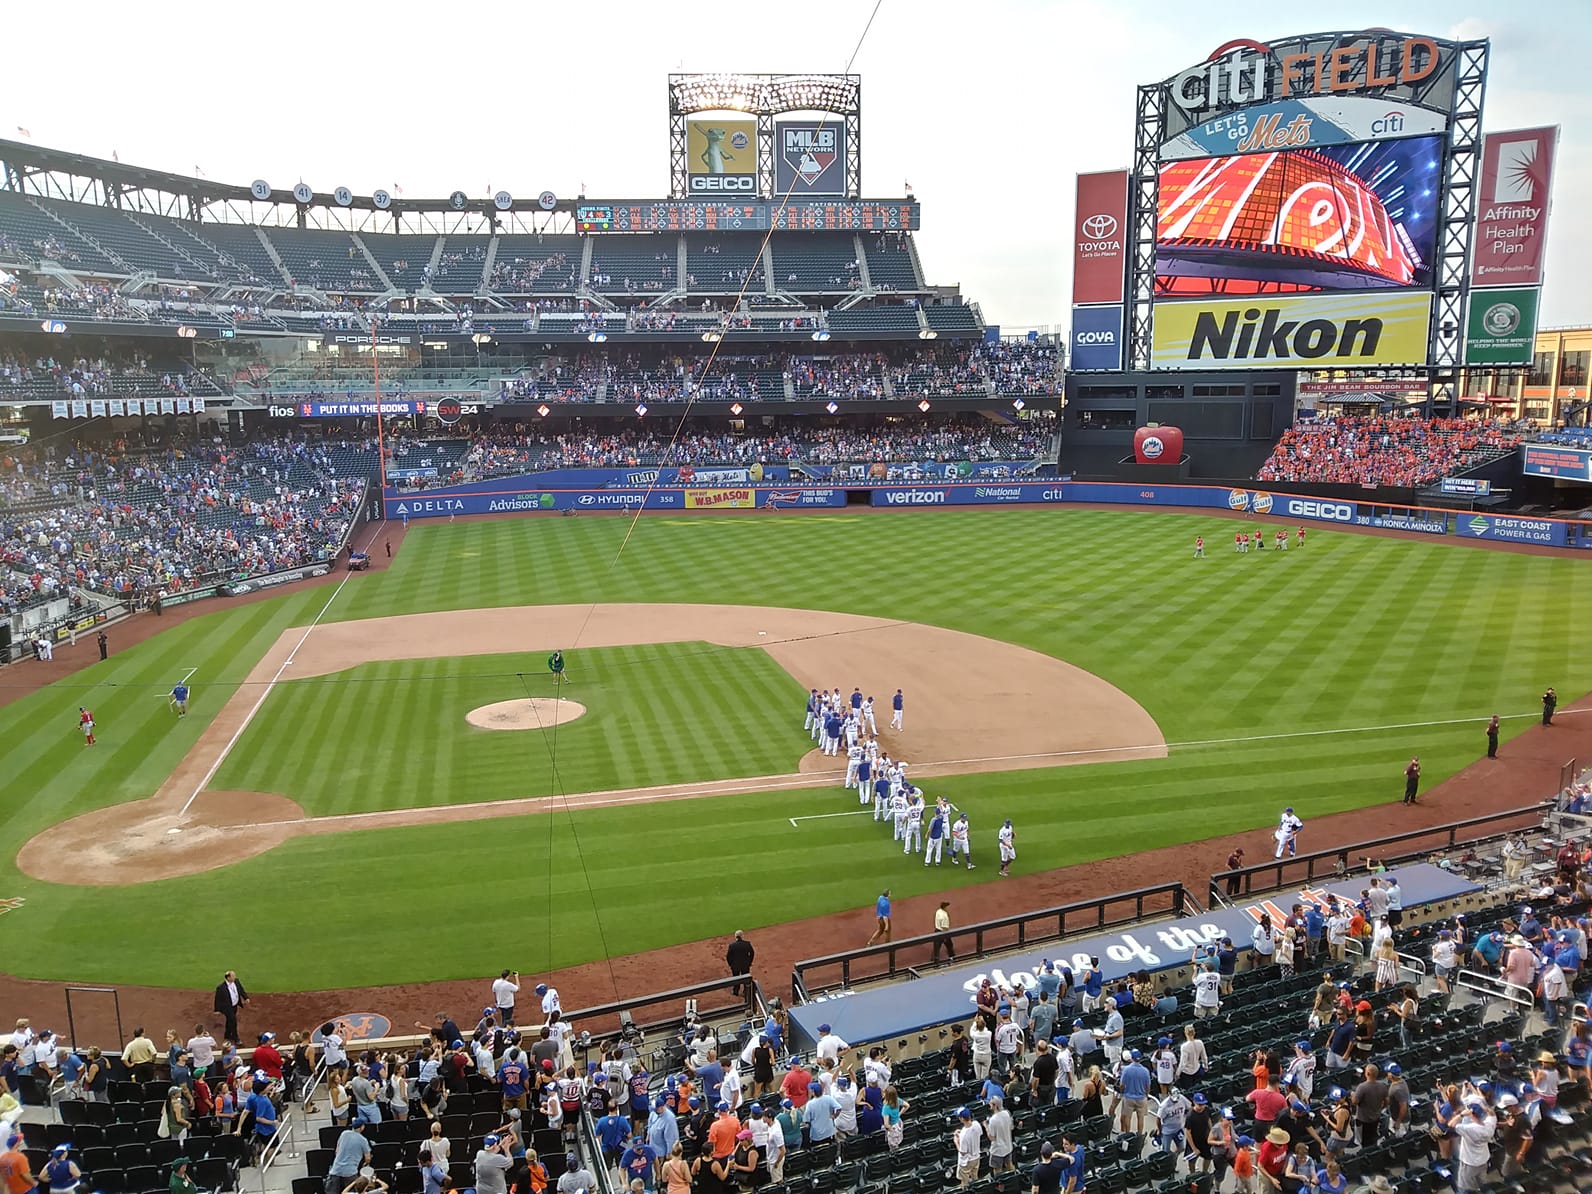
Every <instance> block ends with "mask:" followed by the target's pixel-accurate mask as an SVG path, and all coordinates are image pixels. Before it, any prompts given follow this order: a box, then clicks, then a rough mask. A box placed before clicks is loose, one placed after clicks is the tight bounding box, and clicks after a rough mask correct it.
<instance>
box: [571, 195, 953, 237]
mask: <svg viewBox="0 0 1592 1194" xmlns="http://www.w3.org/2000/svg"><path fill="white" fill-rule="evenodd" d="M922 219H923V215H922V208H921V207H920V206H919V205H918V204H917V203H916V202H913V201H910V200H891V201H871V200H852V199H792V200H790V201H789V202H788V203H784V204H779V203H765V202H751V203H735V202H726V201H723V200H719V201H716V202H707V201H701V200H693V199H658V200H652V201H645V202H644V201H641V200H616V201H612V202H608V203H579V204H576V206H575V227H576V229H577V230H578V231H580V232H767V231H768V230H769V229H771V228H772V229H774V230H776V231H792V232H916V231H918V230H919V229H920V228H921V227H922Z"/></svg>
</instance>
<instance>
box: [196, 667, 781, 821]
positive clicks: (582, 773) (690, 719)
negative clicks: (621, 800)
mask: <svg viewBox="0 0 1592 1194" xmlns="http://www.w3.org/2000/svg"><path fill="white" fill-rule="evenodd" d="M579 654H580V669H579V670H580V679H579V681H578V682H577V683H571V684H568V685H565V686H564V687H563V693H564V695H565V696H567V697H568V698H569V699H571V700H578V701H579V702H580V703H581V704H582V705H584V706H585V708H586V713H585V715H584V716H582V717H581V718H579V719H578V720H575V721H572V722H567V723H565V724H563V725H561V726H559V727H557V732H556V733H555V732H554V731H553V730H545V731H526V732H519V733H499V732H496V731H492V730H483V729H478V728H476V727H474V726H471V725H469V724H468V723H467V722H466V720H465V715H466V714H468V713H469V712H470V711H471V710H472V709H475V708H478V707H479V706H482V705H490V704H495V703H496V702H498V701H511V700H517V699H522V698H524V697H528V696H530V697H552V696H554V695H555V691H554V688H553V683H552V677H550V676H549V675H548V673H547V665H546V663H545V656H544V655H541V654H537V655H534V656H533V655H513V654H510V655H466V656H461V657H457V658H450V659H399V660H386V661H383V662H380V663H367V664H363V665H361V666H359V667H356V668H351V669H349V670H347V671H343V672H336V673H333V674H331V675H328V676H320V677H317V678H315V679H313V680H294V681H292V682H290V683H285V684H280V685H278V686H277V687H276V688H275V689H274V690H273V691H272V693H271V695H270V697H269V698H268V699H267V700H266V702H265V704H264V705H262V706H261V710H260V713H259V715H258V716H257V717H256V718H255V719H254V721H253V723H252V724H251V725H250V726H249V731H248V733H246V734H244V735H243V737H242V738H240V739H239V740H238V745H237V747H236V748H235V749H234V750H233V751H232V753H231V754H230V755H229V756H228V757H227V760H226V762H225V763H224V764H223V765H222V767H221V769H220V770H219V771H218V772H217V773H216V778H215V780H214V783H213V786H215V787H217V788H229V789H232V788H237V789H245V790H250V791H265V792H279V793H281V794H282V795H284V796H289V797H291V798H292V799H294V800H296V801H298V802H299V803H300V804H301V805H303V806H304V809H305V810H306V811H307V812H309V813H310V814H311V815H312V816H329V815H332V814H335V813H358V812H367V811H370V810H372V809H387V808H415V807H424V806H426V805H433V804H466V803H470V802H472V801H481V800H514V799H518V798H520V797H525V796H546V795H549V794H554V793H568V792H597V791H608V790H610V789H615V788H640V787H647V786H650V785H654V784H671V783H687V782H691V781H693V780H704V779H729V778H734V777H739V776H748V775H782V774H785V773H787V772H792V771H795V770H796V766H797V764H798V763H799V762H800V761H801V756H802V754H803V753H804V749H803V748H804V746H806V747H810V746H811V745H812V743H811V742H810V741H809V742H805V743H804V742H803V740H802V739H801V738H800V737H799V736H793V735H792V734H790V732H789V730H790V722H791V717H790V713H791V710H792V709H800V708H801V706H802V701H803V700H804V698H805V693H804V691H803V690H802V688H801V686H800V685H798V684H797V683H796V682H795V680H793V679H791V676H790V673H788V672H787V671H785V669H784V668H782V667H780V666H779V665H778V664H777V663H775V662H774V661H773V660H772V659H770V658H769V657H768V655H767V654H766V653H764V652H763V651H759V650H755V649H743V650H728V649H724V648H717V647H713V646H711V645H710V644H708V643H658V644H651V645H637V646H631V647H609V648H601V649H598V650H590V651H581V652H580V653H579ZM574 670H575V669H574V668H573V667H571V668H570V671H571V673H573V672H574Z"/></svg>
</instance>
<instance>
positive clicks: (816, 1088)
mask: <svg viewBox="0 0 1592 1194" xmlns="http://www.w3.org/2000/svg"><path fill="white" fill-rule="evenodd" d="M807 1089H808V1090H810V1091H812V1092H813V1093H814V1094H822V1093H823V1090H824V1084H823V1083H822V1082H809V1083H808V1084H807Z"/></svg>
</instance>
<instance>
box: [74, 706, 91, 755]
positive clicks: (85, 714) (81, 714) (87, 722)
mask: <svg viewBox="0 0 1592 1194" xmlns="http://www.w3.org/2000/svg"><path fill="white" fill-rule="evenodd" d="M77 725H78V728H79V729H80V730H82V731H83V745H84V746H93V745H94V713H93V711H92V710H90V709H85V708H84V707H83V706H82V705H79V706H78V707H77Z"/></svg>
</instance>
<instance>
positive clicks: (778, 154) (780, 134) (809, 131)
mask: <svg viewBox="0 0 1592 1194" xmlns="http://www.w3.org/2000/svg"><path fill="white" fill-rule="evenodd" d="M774 192H775V194H777V195H778V196H780V197H781V198H783V197H784V196H786V195H790V196H791V197H792V198H794V197H795V196H797V195H844V194H845V193H846V122H845V120H844V118H842V117H838V116H837V117H835V118H834V119H833V120H823V121H820V120H782V121H780V122H779V123H778V124H776V125H775V126H774Z"/></svg>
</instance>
